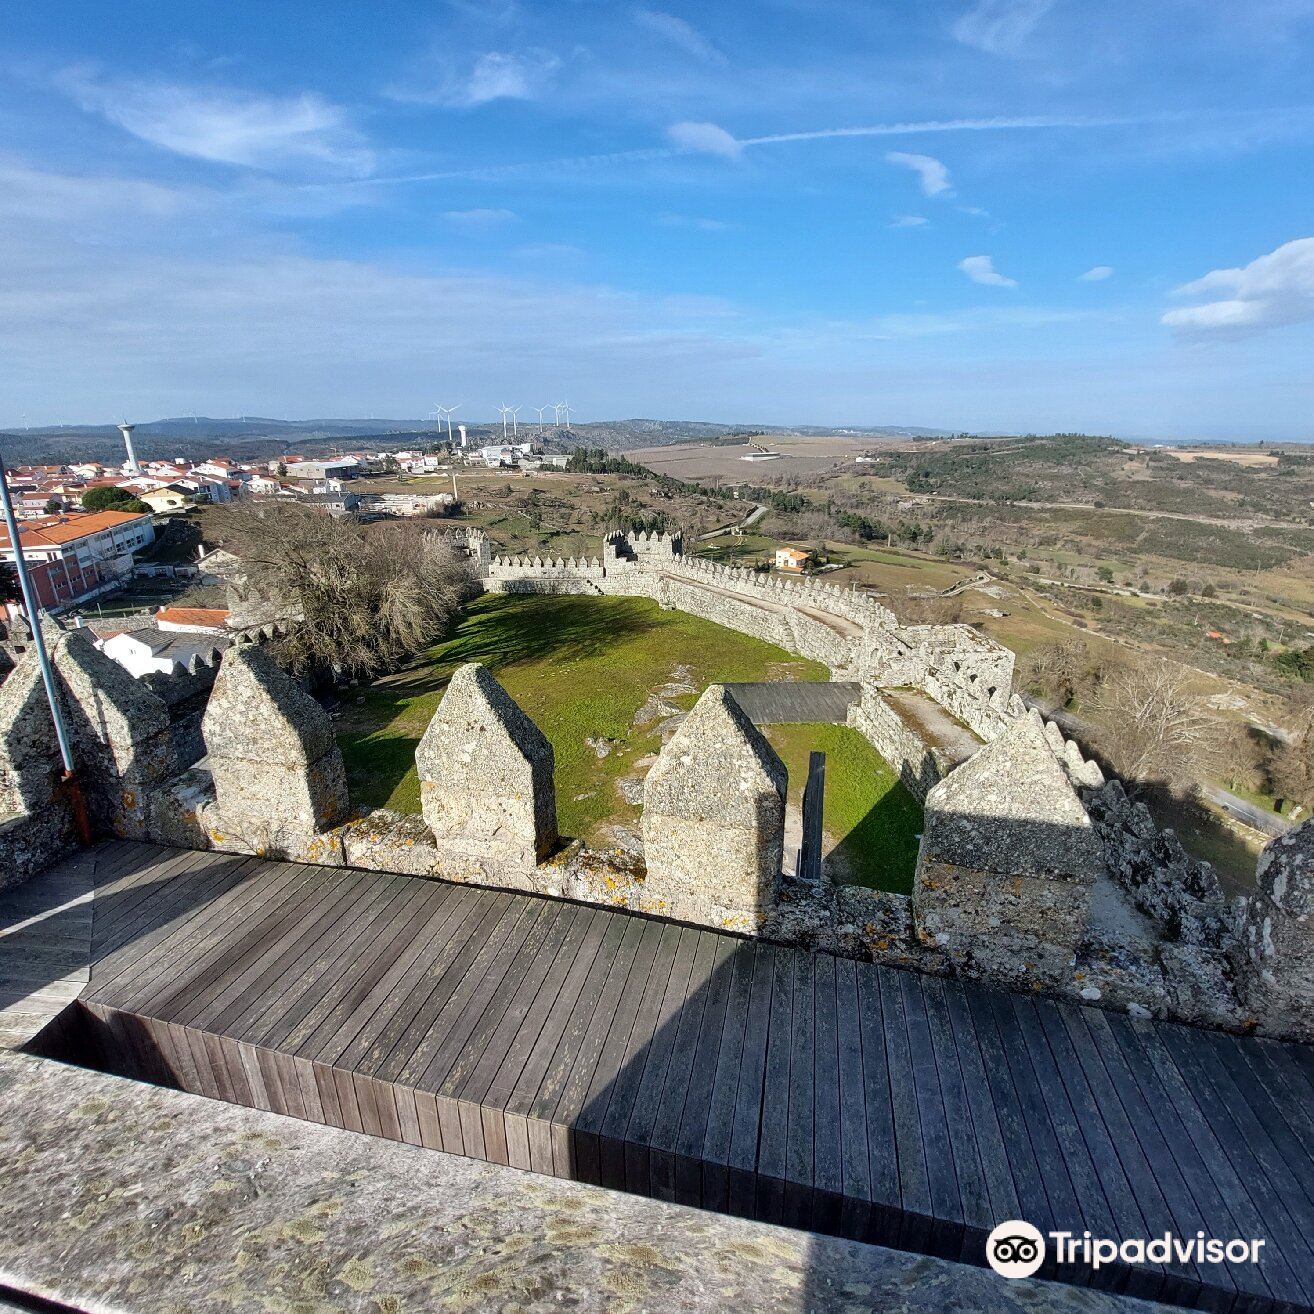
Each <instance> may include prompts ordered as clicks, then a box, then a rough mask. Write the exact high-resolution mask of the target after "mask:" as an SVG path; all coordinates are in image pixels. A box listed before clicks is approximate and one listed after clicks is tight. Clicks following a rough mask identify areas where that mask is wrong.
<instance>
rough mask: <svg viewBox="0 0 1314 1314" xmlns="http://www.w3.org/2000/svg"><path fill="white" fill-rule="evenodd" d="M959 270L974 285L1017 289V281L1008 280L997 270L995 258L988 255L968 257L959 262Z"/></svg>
mask: <svg viewBox="0 0 1314 1314" xmlns="http://www.w3.org/2000/svg"><path fill="white" fill-rule="evenodd" d="M958 268H959V269H961V270H962V271H963V273H965V274H966V275H967V276H968V278H970V279H971V280H972V282H973V283H983V284H984V285H985V286H986V287H1016V286H1017V279H1015V278H1008V277H1007V276H1005V275H1004V274H1001V273H1000V272H999V271H998V270H997V269H996V268H995V262H994V258H993V257H992V256H988V255H975V256H968V257H967V258H966V259H965V260H960V261H959V262H958Z"/></svg>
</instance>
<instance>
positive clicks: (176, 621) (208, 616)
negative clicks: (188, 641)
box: [155, 607, 230, 634]
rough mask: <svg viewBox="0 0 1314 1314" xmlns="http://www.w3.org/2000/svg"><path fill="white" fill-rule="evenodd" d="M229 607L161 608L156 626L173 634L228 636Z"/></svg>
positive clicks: (157, 613)
mask: <svg viewBox="0 0 1314 1314" xmlns="http://www.w3.org/2000/svg"><path fill="white" fill-rule="evenodd" d="M229 614H230V613H229V611H228V608H227V607H161V608H160V609H159V611H157V612H156V613H155V624H156V625H158V626H159V628H160V629H162V630H166V631H168V632H169V633H172V634H227V633H228V617H229Z"/></svg>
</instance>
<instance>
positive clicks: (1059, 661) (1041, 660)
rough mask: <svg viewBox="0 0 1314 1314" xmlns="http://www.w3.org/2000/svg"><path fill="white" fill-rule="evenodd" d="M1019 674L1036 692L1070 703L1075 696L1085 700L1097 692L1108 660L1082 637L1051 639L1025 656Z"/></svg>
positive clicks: (1060, 704)
mask: <svg viewBox="0 0 1314 1314" xmlns="http://www.w3.org/2000/svg"><path fill="white" fill-rule="evenodd" d="M1018 678H1019V679H1020V680H1021V682H1022V685H1023V687H1024V688H1026V689H1028V690H1030V691H1031V692H1032V693H1035V694H1038V695H1039V696H1040V697H1041V698H1044V699H1046V700H1047V701H1049V702H1050V703H1052V704H1054V706H1056V707H1067V706H1069V705H1070V704H1071V703H1072V702H1073V701H1074V700H1075V699H1078V698H1080V699H1081V700H1083V701H1085V700H1086V699H1088V698H1090V696H1091V695H1092V694H1093V693H1094V692H1095V690H1096V689H1097V688H1098V687H1099V685H1100V682H1101V680H1103V678H1104V662H1103V658H1102V657H1101V656H1100V654H1099V653H1098V652H1096V651H1095V649H1094V648H1093V647H1092V646H1091V645H1090V644H1089V643H1084V642H1082V641H1081V640H1080V639H1070V640H1068V641H1067V642H1065V643H1047V644H1043V645H1042V646H1041V647H1039V648H1035V649H1033V650H1032V651H1031V652H1029V653H1028V654H1027V655H1026V656H1025V657H1024V658H1023V659H1022V661H1021V662H1020V663H1019V670H1018Z"/></svg>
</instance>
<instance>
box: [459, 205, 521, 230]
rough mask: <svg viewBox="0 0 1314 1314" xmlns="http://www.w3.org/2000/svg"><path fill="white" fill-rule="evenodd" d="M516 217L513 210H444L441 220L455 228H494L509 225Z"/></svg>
mask: <svg viewBox="0 0 1314 1314" xmlns="http://www.w3.org/2000/svg"><path fill="white" fill-rule="evenodd" d="M515 217H516V212H515V211H514V210H494V209H474V210H444V211H443V218H444V219H446V220H447V222H448V223H449V224H454V225H455V226H456V227H457V228H496V227H498V225H500V224H507V223H510V222H511V221H512V220H513V219H514V218H515Z"/></svg>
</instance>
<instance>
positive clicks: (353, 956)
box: [243, 881, 402, 1099]
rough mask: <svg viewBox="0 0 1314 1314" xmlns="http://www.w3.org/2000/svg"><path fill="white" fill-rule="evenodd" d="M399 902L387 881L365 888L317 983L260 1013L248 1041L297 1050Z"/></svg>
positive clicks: (347, 985) (351, 978) (352, 978)
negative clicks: (362, 901) (274, 1008)
mask: <svg viewBox="0 0 1314 1314" xmlns="http://www.w3.org/2000/svg"><path fill="white" fill-rule="evenodd" d="M401 901H402V895H401V891H400V889H399V888H398V887H397V886H395V885H394V884H393V883H392V882H391V881H380V882H379V883H378V885H377V887H369V893H368V894H367V895H366V903H365V905H364V907H362V908H361V909H360V910H359V911H358V913H357V914H356V916H355V918H353V919H352V921H351V923H350V926H349V930H348V935H347V936H346V938H345V939H336V938H335V940H334V943H333V947H332V952H331V957H329V958H328V959H327V961H326V965H325V968H324V970H323V972H322V973H321V974H320V976H319V980H318V982H317V983H315V984H312V986H311V987H310V988H309V989H307V990H305V991H303V992H300V993H293V994H292V995H291V996H285V997H284V998H283V999H282V1000H280V1001H279V1007H278V1010H277V1011H276V1012H275V1013H269V1012H266V1014H265V1015H264V1017H263V1019H262V1021H261V1022H260V1023H258V1024H257V1023H255V1022H254V1021H253V1022H252V1023H251V1024H249V1025H250V1030H249V1033H248V1034H249V1037H250V1039H252V1040H253V1041H256V1043H258V1044H260V1045H262V1046H264V1047H266V1048H268V1049H275V1050H286V1051H287V1052H288V1053H290V1054H296V1053H299V1052H300V1050H301V1047H302V1046H303V1045H304V1044H305V1043H306V1041H307V1040H309V1038H310V1037H311V1036H312V1035H314V1034H315V1032H316V1031H317V1030H318V1028H319V1025H320V1023H321V1022H323V1020H324V1019H325V1018H326V1017H327V1016H328V1015H329V1013H331V1012H332V1011H333V1009H334V1008H335V1007H336V1006H337V1004H338V1002H339V1001H340V1000H341V999H342V997H343V995H344V994H345V993H346V992H347V991H348V990H350V989H351V987H352V985H354V984H355V982H356V980H357V979H358V975H359V971H358V966H357V965H358V963H359V961H360V958H361V955H363V954H366V953H368V951H369V947H370V945H372V944H373V943H374V942H375V940H376V939H377V938H378V935H379V932H380V928H381V927H383V926H385V925H386V924H387V921H388V918H389V917H390V916H391V915H392V913H393V912H394V911H395V910H396V908H397V906H398V904H399V903H400V902H401ZM297 985H298V983H297V982H295V981H294V982H291V983H290V987H291V989H292V990H293V991H294V992H295V991H296V988H297ZM243 1025H244V1026H246V1025H248V1024H246V1023H244V1024H243ZM261 1028H263V1030H261ZM306 1057H313V1056H311V1055H307V1056H306ZM352 1098H353V1099H354V1096H353V1097H352Z"/></svg>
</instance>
